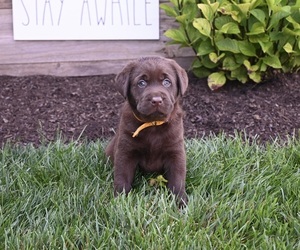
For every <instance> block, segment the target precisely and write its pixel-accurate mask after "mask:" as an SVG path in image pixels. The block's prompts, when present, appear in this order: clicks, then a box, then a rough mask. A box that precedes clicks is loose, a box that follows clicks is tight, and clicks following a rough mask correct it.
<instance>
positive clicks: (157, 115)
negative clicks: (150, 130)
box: [138, 109, 169, 122]
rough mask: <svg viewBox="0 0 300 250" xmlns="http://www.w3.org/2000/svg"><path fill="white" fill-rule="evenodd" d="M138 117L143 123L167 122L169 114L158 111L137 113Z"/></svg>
mask: <svg viewBox="0 0 300 250" xmlns="http://www.w3.org/2000/svg"><path fill="white" fill-rule="evenodd" d="M138 112H139V117H140V118H141V119H142V120H143V121H145V122H152V121H167V120H168V117H169V114H168V113H165V112H163V111H161V110H159V109H156V110H154V111H153V110H152V111H148V112H145V111H139V110H138Z"/></svg>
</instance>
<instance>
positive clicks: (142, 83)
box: [137, 80, 147, 88]
mask: <svg viewBox="0 0 300 250" xmlns="http://www.w3.org/2000/svg"><path fill="white" fill-rule="evenodd" d="M137 85H138V86H139V87H140V88H145V87H146V86H147V82H146V81H145V80H139V81H138V83H137Z"/></svg>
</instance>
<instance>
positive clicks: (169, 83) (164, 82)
mask: <svg viewBox="0 0 300 250" xmlns="http://www.w3.org/2000/svg"><path fill="white" fill-rule="evenodd" d="M171 84H172V83H171V81H170V80H169V79H168V78H166V79H164V80H163V82H162V85H163V86H164V87H165V88H168V87H170V86H171Z"/></svg>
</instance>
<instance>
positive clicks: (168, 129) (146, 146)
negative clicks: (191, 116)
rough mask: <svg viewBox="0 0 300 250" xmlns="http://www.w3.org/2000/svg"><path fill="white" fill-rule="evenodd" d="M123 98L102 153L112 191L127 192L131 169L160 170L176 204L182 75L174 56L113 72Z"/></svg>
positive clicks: (182, 166)
mask: <svg viewBox="0 0 300 250" xmlns="http://www.w3.org/2000/svg"><path fill="white" fill-rule="evenodd" d="M115 84H116V87H117V89H118V91H119V92H120V93H121V94H122V95H123V96H124V98H125V99H126V101H125V103H124V106H123V108H122V110H121V117H120V123H119V125H118V129H117V132H116V135H115V136H114V138H113V139H112V140H111V141H110V143H109V144H108V146H107V148H106V155H107V156H108V157H110V159H111V160H112V161H113V164H114V192H115V195H117V194H118V193H121V192H125V193H128V192H129V191H130V190H131V188H132V183H133V180H134V176H135V172H136V169H137V168H140V169H141V170H142V171H146V172H157V173H160V174H163V176H164V177H165V178H166V179H167V181H168V182H167V186H168V188H169V189H170V190H171V191H172V192H173V193H174V194H175V195H176V196H177V198H178V200H179V205H180V206H182V205H184V204H186V203H187V196H186V193H185V178H186V154H185V149H184V137H183V121H182V117H183V111H182V108H181V105H180V103H181V97H182V95H183V94H184V92H185V91H186V89H187V86H188V77H187V74H186V72H185V70H184V69H182V68H181V67H180V66H179V65H178V64H177V63H176V62H175V61H174V60H170V59H165V58H161V57H146V58H141V59H138V60H136V61H133V62H130V63H128V64H127V65H126V66H125V68H124V69H123V70H122V71H121V72H120V73H119V74H118V75H117V76H116V79H115Z"/></svg>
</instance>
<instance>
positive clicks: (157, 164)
mask: <svg viewBox="0 0 300 250" xmlns="http://www.w3.org/2000/svg"><path fill="white" fill-rule="evenodd" d="M165 159H166V153H165V151H164V150H163V148H162V147H161V146H159V145H158V146H154V147H153V146H152V147H144V148H141V149H140V150H139V154H138V165H139V167H140V168H141V169H142V170H144V171H146V172H161V171H163V167H164V162H165Z"/></svg>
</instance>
